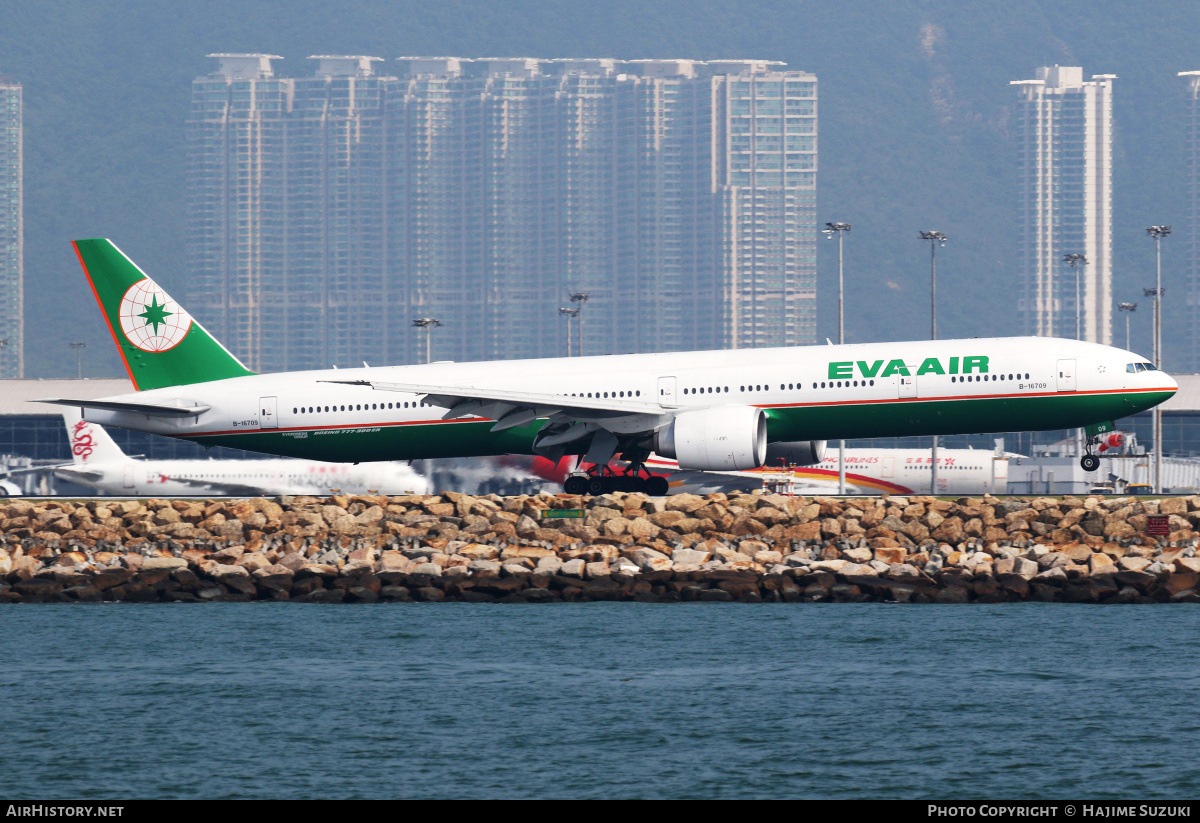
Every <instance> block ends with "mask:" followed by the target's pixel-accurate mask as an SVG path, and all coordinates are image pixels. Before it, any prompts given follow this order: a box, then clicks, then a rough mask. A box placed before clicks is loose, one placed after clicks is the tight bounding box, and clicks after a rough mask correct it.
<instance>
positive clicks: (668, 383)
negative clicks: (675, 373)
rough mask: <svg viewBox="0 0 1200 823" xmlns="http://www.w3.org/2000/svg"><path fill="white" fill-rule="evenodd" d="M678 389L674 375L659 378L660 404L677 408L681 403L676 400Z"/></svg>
mask: <svg viewBox="0 0 1200 823" xmlns="http://www.w3.org/2000/svg"><path fill="white" fill-rule="evenodd" d="M676 391H677V389H676V387H675V378H674V377H660V378H658V405H660V406H663V407H665V408H669V409H673V408H676V407H677V406H678V405H679V403H678V402H676V395H675V392H676Z"/></svg>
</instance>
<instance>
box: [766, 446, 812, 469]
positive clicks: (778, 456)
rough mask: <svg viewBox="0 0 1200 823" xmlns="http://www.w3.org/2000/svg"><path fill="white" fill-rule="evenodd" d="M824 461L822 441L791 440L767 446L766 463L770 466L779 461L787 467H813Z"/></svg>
mask: <svg viewBox="0 0 1200 823" xmlns="http://www.w3.org/2000/svg"><path fill="white" fill-rule="evenodd" d="M824 459H825V441H824V440H793V441H792V442H790V443H772V444H770V445H769V446H767V463H769V464H770V465H772V466H774V465H777V464H778V463H779V461H780V460H782V461H783V462H784V463H787V464H788V465H789V466H815V465H817V464H818V463H820V462H821V461H822V460H824Z"/></svg>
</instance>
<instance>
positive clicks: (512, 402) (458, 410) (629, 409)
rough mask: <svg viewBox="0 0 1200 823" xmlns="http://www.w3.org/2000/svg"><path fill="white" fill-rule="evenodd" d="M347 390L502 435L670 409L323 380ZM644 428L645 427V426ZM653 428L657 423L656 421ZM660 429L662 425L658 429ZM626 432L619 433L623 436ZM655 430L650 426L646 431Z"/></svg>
mask: <svg viewBox="0 0 1200 823" xmlns="http://www.w3.org/2000/svg"><path fill="white" fill-rule="evenodd" d="M323 382H326V383H341V384H343V385H347V386H369V387H370V388H372V389H375V390H376V391H395V392H406V393H409V394H423V395H425V399H426V400H427V401H428V402H429V403H430V404H431V405H434V406H440V407H442V408H444V409H447V411H446V413H445V414H444V415H442V419H443V420H452V419H454V418H457V417H466V416H467V415H475V416H478V417H487V418H491V419H493V420H495V421H496V425H495V426H493V427H492V431H503V430H504V429H508V428H512V427H513V426H520V425H524V424H525V423H529V422H531V421H533V420H536V419H538V418H539V417H559V418H562V419H569V420H577V421H585V422H595V423H598V424H599V426H600V428H608V426H605V425H604V423H605V422H608V421H613V420H614V419H615V418H628V417H629V416H630V415H638V416H640V415H646V416H653V417H654V418H659V417H663V416H669V415H671V414H672V410H671V409H664V408H663V407H662V406H660V405H658V404H657V403H655V402H652V401H650V400H645V399H642V398H628V397H606V398H597V397H579V396H574V395H567V394H550V393H549V392H545V393H543V392H520V391H509V390H507V389H490V388H476V387H473V386H435V385H429V384H426V383H388V382H383V381H379V380H326V381H323ZM647 422H649V421H647ZM655 422H657V420H656V421H655ZM659 425H661V423H659ZM625 428H627V427H623V428H622V430H625ZM651 428H654V426H651Z"/></svg>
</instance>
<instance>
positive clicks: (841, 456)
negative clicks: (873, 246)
mask: <svg viewBox="0 0 1200 823" xmlns="http://www.w3.org/2000/svg"><path fill="white" fill-rule="evenodd" d="M821 231H822V232H823V233H824V234H825V236H826V237H827V238H828V239H830V240H832V239H833V238H834V235H837V241H838V345H841V344H842V343H845V342H846V317H845V311H844V309H845V303H846V301H845V293H846V285H845V279H844V277H843V276H842V275H843V269H842V260H843V258H842V238H843V236H844V235H845V233H846V232H848V231H850V224H849V223H826V224H825V228H823V229H821ZM845 493H846V441H845V440H839V441H838V494H845Z"/></svg>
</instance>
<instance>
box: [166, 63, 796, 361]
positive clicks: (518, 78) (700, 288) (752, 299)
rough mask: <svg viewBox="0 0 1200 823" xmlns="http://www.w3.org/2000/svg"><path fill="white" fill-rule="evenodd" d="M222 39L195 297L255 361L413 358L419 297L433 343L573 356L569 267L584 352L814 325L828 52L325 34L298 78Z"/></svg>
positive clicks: (209, 97)
mask: <svg viewBox="0 0 1200 823" xmlns="http://www.w3.org/2000/svg"><path fill="white" fill-rule="evenodd" d="M214 56H215V57H216V58H217V59H218V60H219V66H218V70H217V71H216V72H215V73H214V74H212V75H208V76H206V77H202V78H198V79H197V80H196V81H195V84H194V87H193V111H192V116H191V119H190V132H189V133H190V135H191V155H192V162H191V164H190V166H189V170H190V179H189V185H190V191H191V200H190V202H191V205H192V210H191V215H192V232H191V236H192V242H193V245H194V250H193V253H192V255H191V257H190V260H191V261H192V263H193V279H194V282H195V284H196V290H197V293H198V294H202V295H205V296H204V297H203V298H202V299H201V300H200V301H199V302H198V303H197V308H196V314H197V315H198V316H199V317H200V318H202V319H205V320H207V321H208V322H210V323H212V325H213V326H214V327H215V328H216V329H217V330H218V332H221V331H224V329H225V328H228V329H229V331H230V332H231V334H229V339H230V343H229V345H230V348H231V349H232V350H234V351H235V352H236V353H238V354H239V355H240V356H243V357H245V358H247V360H248V361H249V362H250V363H251V364H253V365H254V366H255V367H257V368H264V369H272V368H300V367H303V366H304V365H329V364H331V363H338V364H347V365H349V364H357V363H358V362H359V361H361V360H364V359H365V360H368V361H370V362H372V363H374V362H380V363H384V362H387V363H399V362H413V361H416V360H419V359H421V358H422V357H423V356H424V345H423V336H422V335H421V334H420V333H418V332H416V330H414V329H413V328H412V327H411V325H410V324H411V321H412V320H413V319H414V318H416V317H433V318H437V319H438V320H440V321H441V322H442V324H443V326H442V328H440V329H438V330H437V331H436V332H434V334H433V345H432V349H433V356H434V358H435V359H455V360H462V359H480V358H505V357H539V356H555V355H560V354H565V353H566V351H565V350H566V328H565V324H564V322H563V318H562V316H561V315H560V314H559V312H558V308H559V307H561V306H564V305H567V298H568V295H569V294H570V293H571V292H575V291H583V292H587V293H588V294H589V296H590V299H589V300H588V302H587V303H586V305H585V307H584V309H583V315H582V321H583V329H584V338H585V339H584V351H585V352H586V353H587V354H604V353H615V352H627V351H666V350H679V349H691V348H703V347H713V348H722V347H747V346H764V345H785V344H796V343H805V342H813V341H814V340H815V335H816V322H815V305H816V293H815V292H816V288H815V284H816V259H815V245H816V215H815V206H816V203H815V197H816V78H815V77H814V76H813V75H811V74H807V73H804V72H793V71H786V70H785V67H784V66H783V64H779V63H771V62H766V61H723V62H712V63H702V62H699V61H691V60H669V61H667V60H639V61H631V62H627V63H622V62H618V61H614V60H605V59H581V60H538V59H532V58H516V59H508V58H505V59H479V60H467V59H462V58H454V57H445V58H401V59H400V60H399V61H397V64H396V70H395V76H394V77H391V76H382V74H381V73H378V72H376V71H375V69H374V67H373V65H372V64H373V63H374V62H376V61H375V60H374V59H373V58H364V57H354V58H338V57H320V58H313V59H316V60H318V61H320V64H319V67H318V70H317V72H316V76H315V77H311V78H302V79H295V80H281V79H278V78H276V77H275V76H274V72H273V71H272V69H271V65H270V62H271V60H273V59H277V58H272V57H270V56H266V55H214ZM256 136H257V137H256ZM243 179H248V180H250V181H251V183H252V185H256V186H257V187H258V190H257V192H256V193H255V194H253V195H251V194H250V193H248V192H245V191H243V190H242V189H241V188H239V186H240V182H241V181H242V180H243ZM222 209H224V211H223V212H222V211H221V210H222ZM222 214H224V222H222V221H221V216H222ZM267 227H274V229H275V231H276V236H275V237H272V238H267V237H266V236H265V234H264V231H265V230H266V229H267ZM254 244H257V245H254ZM243 262H244V263H245V265H246V268H245V270H242V269H239V268H238V267H237V264H240V263H243ZM197 267H198V268H197ZM201 270H203V273H202V272H201ZM243 295H245V299H242V296H243ZM251 295H256V296H253V297H251ZM233 296H237V297H238V300H236V301H235V300H233V299H232V298H233ZM252 304H253V305H256V306H257V311H258V317H259V320H258V321H257V323H255V322H250V321H248V320H245V321H244V320H243V319H242V316H241V314H239V309H240V307H241V306H243V305H245V306H246V307H250V306H251V305H252ZM207 312H212V313H213V316H212V317H210V316H209V315H208V314H207ZM218 313H220V314H222V315H225V316H228V317H229V318H231V319H230V320H225V321H217V320H216V315H217V314H218ZM266 315H270V319H267V317H266ZM233 318H237V319H236V321H234V320H233ZM222 322H224V323H225V326H222V325H221V323H222ZM243 329H244V331H243Z"/></svg>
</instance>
